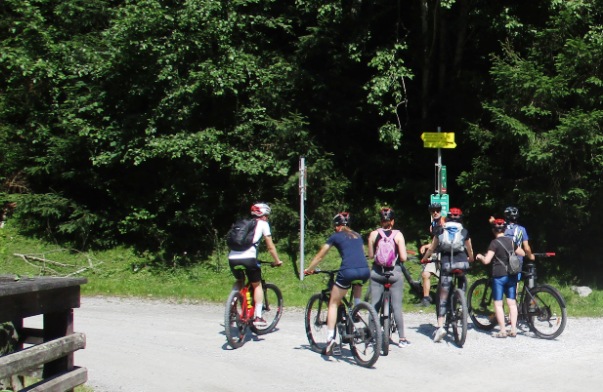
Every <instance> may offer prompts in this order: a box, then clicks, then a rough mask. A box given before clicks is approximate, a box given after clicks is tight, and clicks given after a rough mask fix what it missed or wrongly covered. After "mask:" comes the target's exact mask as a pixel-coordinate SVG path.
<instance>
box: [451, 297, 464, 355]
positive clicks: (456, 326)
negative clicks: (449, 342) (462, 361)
mask: <svg viewBox="0 0 603 392" xmlns="http://www.w3.org/2000/svg"><path fill="white" fill-rule="evenodd" d="M450 306H451V308H450V309H451V315H450V325H451V326H452V335H453V336H454V342H455V343H456V344H457V346H458V347H461V348H462V347H463V345H464V344H465V339H466V338H467V300H466V298H465V292H464V291H463V290H461V289H455V290H454V293H452V296H451V298H450Z"/></svg>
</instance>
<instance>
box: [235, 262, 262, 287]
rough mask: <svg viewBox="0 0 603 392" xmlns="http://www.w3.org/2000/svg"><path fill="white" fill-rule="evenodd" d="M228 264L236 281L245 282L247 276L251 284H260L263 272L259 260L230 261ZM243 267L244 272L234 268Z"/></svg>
mask: <svg viewBox="0 0 603 392" xmlns="http://www.w3.org/2000/svg"><path fill="white" fill-rule="evenodd" d="M228 264H229V265H230V271H231V272H232V274H233V275H234V277H235V279H236V280H244V279H245V275H247V279H248V280H249V281H250V282H253V283H255V282H259V281H261V280H262V270H261V269H260V263H258V261H257V259H255V258H251V259H229V260H228ZM239 265H242V266H244V267H245V269H244V270H241V269H235V268H234V267H236V266H239Z"/></svg>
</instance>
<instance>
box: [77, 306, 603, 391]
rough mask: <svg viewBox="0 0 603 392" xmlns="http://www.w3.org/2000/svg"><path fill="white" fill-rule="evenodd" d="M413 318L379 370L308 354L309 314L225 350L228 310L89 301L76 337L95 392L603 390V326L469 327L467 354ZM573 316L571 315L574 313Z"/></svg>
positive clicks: (298, 313) (289, 314)
mask: <svg viewBox="0 0 603 392" xmlns="http://www.w3.org/2000/svg"><path fill="white" fill-rule="evenodd" d="M409 310H410V312H408V311H407V312H406V313H405V324H406V335H407V338H408V339H409V340H410V341H411V343H412V344H411V345H410V346H408V347H405V348H398V347H395V346H391V350H390V355H389V356H387V357H380V358H379V360H378V361H377V363H376V364H375V366H374V368H372V369H365V368H361V367H359V366H357V365H356V364H355V362H354V360H353V358H352V357H351V356H349V355H346V354H349V351H348V350H344V351H343V354H344V355H343V356H341V357H322V356H321V355H319V354H317V353H314V352H312V351H311V350H310V349H309V348H308V342H307V338H306V335H305V330H304V324H303V316H302V314H303V310H302V309H291V308H286V309H285V313H284V315H283V318H282V320H281V322H280V323H279V325H278V328H277V331H276V332H274V333H271V334H268V335H265V336H261V337H256V336H253V337H252V338H251V340H249V341H247V343H246V344H245V345H244V346H243V347H242V348H239V349H237V350H232V349H231V348H230V347H229V346H227V345H226V339H225V337H224V329H223V322H224V307H223V306H222V305H217V304H192V303H185V304H182V303H173V302H166V301H154V300H140V299H122V298H110V297H84V298H82V304H81V308H79V309H76V310H75V329H76V331H79V332H84V333H85V334H86V340H87V346H86V349H84V350H81V351H78V352H76V354H75V363H76V365H78V366H83V367H86V368H88V377H89V381H88V383H87V384H88V385H89V386H91V387H92V388H93V389H94V391H95V392H117V391H122V392H159V391H162V392H163V391H241V390H245V389H248V388H250V389H256V390H258V391H262V392H270V391H278V392H281V391H282V390H287V391H360V390H367V391H369V390H370V391H373V390H383V389H384V388H388V389H389V388H392V390H393V389H394V388H395V389H407V388H410V390H413V391H436V390H444V389H445V390H446V391H470V390H474V389H476V388H479V389H482V388H485V389H487V390H489V391H508V390H510V389H516V388H522V389H523V390H528V391H532V392H538V391H555V392H558V391H578V390H580V391H594V390H601V388H602V387H603V373H602V372H601V371H600V369H599V365H600V364H601V363H603V323H602V322H603V319H598V318H571V317H570V318H569V320H568V323H567V326H566V329H565V331H564V332H563V334H562V335H561V336H560V337H558V338H557V339H556V340H543V339H539V338H536V337H534V336H533V335H532V334H531V333H529V332H526V331H524V332H522V333H520V334H519V335H518V337H517V338H507V339H495V338H492V337H491V336H490V334H489V333H485V332H482V331H479V330H475V329H473V328H472V324H471V323H470V324H469V327H470V329H469V331H468V334H467V341H466V343H465V346H464V347H463V348H458V347H456V346H455V345H454V343H453V341H452V339H451V337H450V336H448V337H446V338H445V340H444V342H442V343H433V342H432V340H431V334H432V333H433V331H434V328H435V327H434V322H435V316H434V312H433V309H431V308H430V309H429V310H428V311H426V312H424V313H423V312H419V311H418V308H415V309H409ZM569 313H571V311H570V312H569Z"/></svg>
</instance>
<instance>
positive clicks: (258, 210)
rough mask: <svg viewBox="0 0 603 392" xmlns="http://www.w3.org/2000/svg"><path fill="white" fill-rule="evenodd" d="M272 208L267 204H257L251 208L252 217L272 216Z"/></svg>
mask: <svg viewBox="0 0 603 392" xmlns="http://www.w3.org/2000/svg"><path fill="white" fill-rule="evenodd" d="M270 212H271V210H270V207H269V206H268V204H266V203H256V204H254V205H252V206H251V215H254V216H257V217H260V216H264V215H270Z"/></svg>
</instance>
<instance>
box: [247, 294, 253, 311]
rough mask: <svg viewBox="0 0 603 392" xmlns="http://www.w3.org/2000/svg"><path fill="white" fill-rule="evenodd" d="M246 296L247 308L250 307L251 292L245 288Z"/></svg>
mask: <svg viewBox="0 0 603 392" xmlns="http://www.w3.org/2000/svg"><path fill="white" fill-rule="evenodd" d="M246 296H247V309H251V306H252V305H251V293H250V292H249V290H247V292H246Z"/></svg>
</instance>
